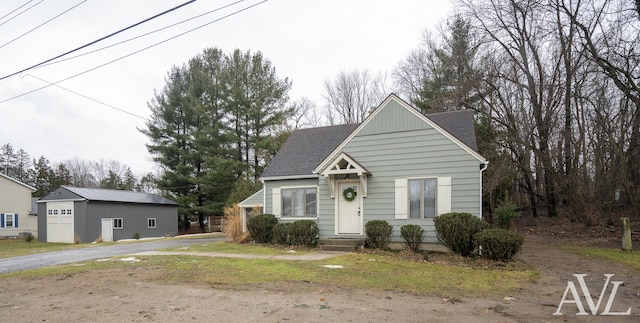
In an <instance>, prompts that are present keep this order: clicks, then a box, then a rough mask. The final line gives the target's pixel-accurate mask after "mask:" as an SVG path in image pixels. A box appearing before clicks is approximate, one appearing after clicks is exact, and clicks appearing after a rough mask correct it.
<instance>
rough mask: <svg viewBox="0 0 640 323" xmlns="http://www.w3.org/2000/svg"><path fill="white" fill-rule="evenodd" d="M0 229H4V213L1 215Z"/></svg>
mask: <svg viewBox="0 0 640 323" xmlns="http://www.w3.org/2000/svg"><path fill="white" fill-rule="evenodd" d="M0 228H4V213H2V214H0Z"/></svg>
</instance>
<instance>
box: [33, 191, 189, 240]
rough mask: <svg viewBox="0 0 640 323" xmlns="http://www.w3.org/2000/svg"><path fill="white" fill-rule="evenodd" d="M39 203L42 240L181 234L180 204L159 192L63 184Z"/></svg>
mask: <svg viewBox="0 0 640 323" xmlns="http://www.w3.org/2000/svg"><path fill="white" fill-rule="evenodd" d="M37 203H38V240H39V241H41V242H66V243H75V242H79V243H86V242H93V241H96V240H98V239H102V241H117V240H122V239H131V238H133V237H134V236H136V235H138V236H139V237H140V238H151V237H164V236H166V235H177V234H178V204H177V203H175V202H173V201H171V200H168V199H166V198H164V197H162V196H159V195H155V194H148V193H140V192H131V191H120V190H107V189H93V188H77V187H70V186H61V187H59V188H58V189H56V190H54V191H52V192H50V193H49V194H47V195H45V196H44V197H42V198H41V199H40V200H38V202H37Z"/></svg>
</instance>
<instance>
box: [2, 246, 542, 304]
mask: <svg viewBox="0 0 640 323" xmlns="http://www.w3.org/2000/svg"><path fill="white" fill-rule="evenodd" d="M195 249H197V251H212V252H225V251H224V250H227V251H226V252H231V253H261V254H265V253H267V254H271V253H273V252H276V253H278V252H286V251H283V250H277V249H272V248H270V247H264V246H257V245H234V244H228V243H212V244H208V245H202V246H198V247H196V248H195ZM177 250H180V249H177ZM188 251H195V250H194V249H192V248H190V249H188ZM307 252H308V251H307ZM138 258H139V260H141V261H140V262H123V261H120V260H119V258H114V259H113V260H112V261H100V262H98V261H86V262H83V263H77V264H69V265H64V266H55V267H49V268H42V269H37V270H30V271H23V272H19V273H9V274H3V275H0V279H6V278H10V277H34V276H44V275H67V274H74V273H79V272H85V271H90V270H102V269H117V268H131V267H144V266H151V267H153V268H154V269H157V268H159V269H158V270H157V275H158V276H157V278H156V280H157V281H162V282H169V283H188V284H197V285H215V284H224V285H238V286H242V285H251V284H261V283H269V284H273V283H275V284H277V283H278V282H292V281H293V282H304V283H318V284H326V285H330V286H340V287H347V288H363V289H376V290H390V291H397V292H407V293H414V294H431V293H439V294H444V295H449V296H458V297H462V296H499V297H502V296H507V295H509V294H510V292H512V291H514V290H517V289H519V288H523V287H525V286H526V285H528V284H529V283H531V282H532V281H535V280H537V278H538V272H537V271H535V270H533V269H531V268H530V267H527V266H525V265H523V264H519V263H514V264H513V265H507V266H491V265H487V263H486V261H481V260H477V261H476V260H469V259H459V260H457V259H458V258H456V257H451V256H445V257H443V258H438V257H434V258H432V261H431V262H423V261H421V262H417V261H413V260H405V259H402V258H400V257H398V256H397V254H394V253H374V254H368V253H350V254H346V255H343V256H339V257H336V258H332V259H328V260H323V261H279V260H265V259H230V258H210V257H198V256H143V257H138ZM434 259H435V261H433V260H434ZM324 265H333V266H341V268H326V267H323V266H324Z"/></svg>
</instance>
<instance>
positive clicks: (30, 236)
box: [24, 232, 36, 242]
mask: <svg viewBox="0 0 640 323" xmlns="http://www.w3.org/2000/svg"><path fill="white" fill-rule="evenodd" d="M35 238H36V237H34V236H33V233H31V232H25V234H24V241H26V242H32V241H33V240H34V239H35Z"/></svg>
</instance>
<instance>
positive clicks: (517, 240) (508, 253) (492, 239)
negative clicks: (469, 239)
mask: <svg viewBox="0 0 640 323" xmlns="http://www.w3.org/2000/svg"><path fill="white" fill-rule="evenodd" d="M523 241H524V238H523V237H522V236H521V235H519V234H517V233H515V232H511V231H509V230H505V229H487V230H484V231H482V232H478V233H476V235H475V244H476V247H477V248H478V251H479V253H480V256H481V257H483V258H487V259H491V260H510V259H512V258H513V257H514V256H515V255H516V254H517V253H518V251H520V249H521V248H522V243H523Z"/></svg>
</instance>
